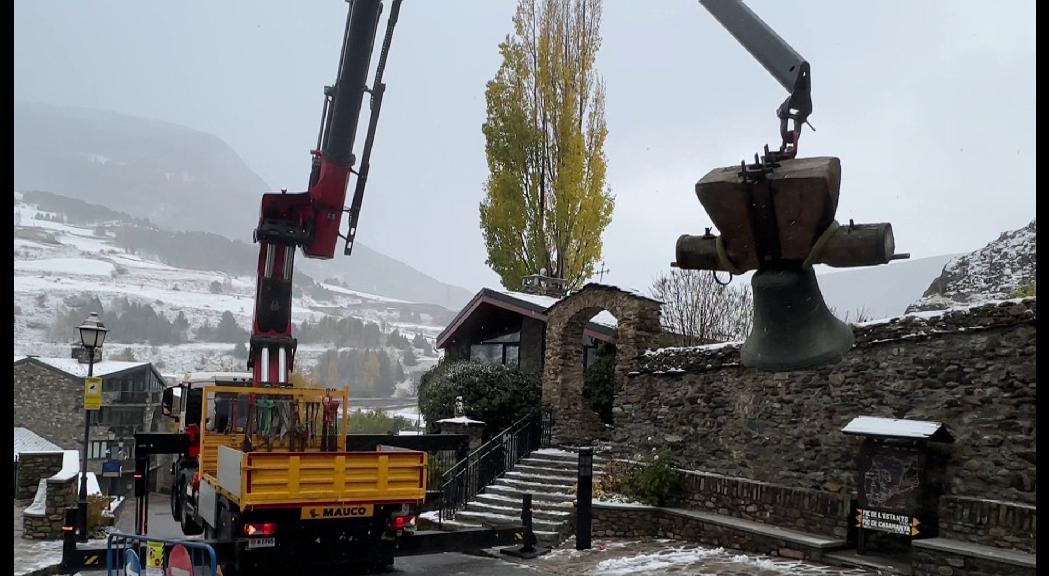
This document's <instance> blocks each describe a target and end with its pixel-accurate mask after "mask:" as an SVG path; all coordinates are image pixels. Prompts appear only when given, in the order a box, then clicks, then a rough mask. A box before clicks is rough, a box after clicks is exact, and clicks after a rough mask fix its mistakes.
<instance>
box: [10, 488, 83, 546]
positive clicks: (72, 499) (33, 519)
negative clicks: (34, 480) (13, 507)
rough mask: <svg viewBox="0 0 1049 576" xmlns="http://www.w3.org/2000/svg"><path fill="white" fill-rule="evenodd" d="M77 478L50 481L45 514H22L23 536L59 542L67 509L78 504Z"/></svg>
mask: <svg viewBox="0 0 1049 576" xmlns="http://www.w3.org/2000/svg"><path fill="white" fill-rule="evenodd" d="M76 478H77V477H76V476H73V477H72V478H68V479H65V480H54V479H48V480H47V481H46V482H47V501H46V505H45V511H44V514H42V515H41V514H33V513H30V512H28V511H27V512H23V513H22V536H23V537H25V538H29V539H33V540H57V539H59V538H61V537H62V525H63V524H65V519H66V508H69V507H70V506H76V504H77V482H76Z"/></svg>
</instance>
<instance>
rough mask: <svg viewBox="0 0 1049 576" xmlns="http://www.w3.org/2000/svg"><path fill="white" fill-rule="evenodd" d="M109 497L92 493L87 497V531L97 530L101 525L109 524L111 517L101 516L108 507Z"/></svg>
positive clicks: (111, 520)
mask: <svg viewBox="0 0 1049 576" xmlns="http://www.w3.org/2000/svg"><path fill="white" fill-rule="evenodd" d="M110 501H111V499H110V498H109V497H108V496H102V495H101V494H92V495H90V496H88V497H87V527H88V531H89V532H90V531H94V530H98V529H99V528H100V527H102V526H111V525H112V524H113V518H112V517H111V516H103V515H102V512H103V511H104V510H106V509H107V508H109V503H110Z"/></svg>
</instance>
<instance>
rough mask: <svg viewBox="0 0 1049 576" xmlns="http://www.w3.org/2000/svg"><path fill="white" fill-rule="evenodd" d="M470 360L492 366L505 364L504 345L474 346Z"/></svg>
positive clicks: (471, 347) (471, 349)
mask: <svg viewBox="0 0 1049 576" xmlns="http://www.w3.org/2000/svg"><path fill="white" fill-rule="evenodd" d="M470 359H471V360H477V361H479V362H488V363H490V364H502V363H503V346H502V344H474V345H473V346H470Z"/></svg>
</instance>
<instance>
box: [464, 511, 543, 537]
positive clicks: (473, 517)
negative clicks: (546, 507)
mask: <svg viewBox="0 0 1049 576" xmlns="http://www.w3.org/2000/svg"><path fill="white" fill-rule="evenodd" d="M455 519H456V520H461V521H463V522H477V523H483V524H487V525H490V526H495V527H500V526H518V525H520V524H521V517H520V515H519V514H518V515H514V514H496V513H492V512H477V511H475V510H460V511H458V512H456V513H455ZM562 524H564V522H561V521H554V520H546V519H541V518H536V517H535V515H534V514H533V515H532V529H533V530H535V531H536V532H557V531H559V530H560V529H561V525H562Z"/></svg>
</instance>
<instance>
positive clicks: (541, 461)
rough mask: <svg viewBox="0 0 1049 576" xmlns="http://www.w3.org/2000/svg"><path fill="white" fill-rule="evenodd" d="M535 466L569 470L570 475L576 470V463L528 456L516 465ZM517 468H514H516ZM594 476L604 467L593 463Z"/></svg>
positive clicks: (602, 470)
mask: <svg viewBox="0 0 1049 576" xmlns="http://www.w3.org/2000/svg"><path fill="white" fill-rule="evenodd" d="M521 465H524V466H535V467H541V468H550V469H554V470H570V471H572V473H575V471H576V470H577V469H578V466H577V463H576V462H566V461H564V460H553V459H550V458H546V457H545V456H529V457H528V458H522V459H521V461H520V462H519V463H518V466H521ZM516 467H517V466H515V468H516ZM593 468H594V474H597V473H598V472H604V470H605V465H604V464H598V463H594V466H593Z"/></svg>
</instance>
